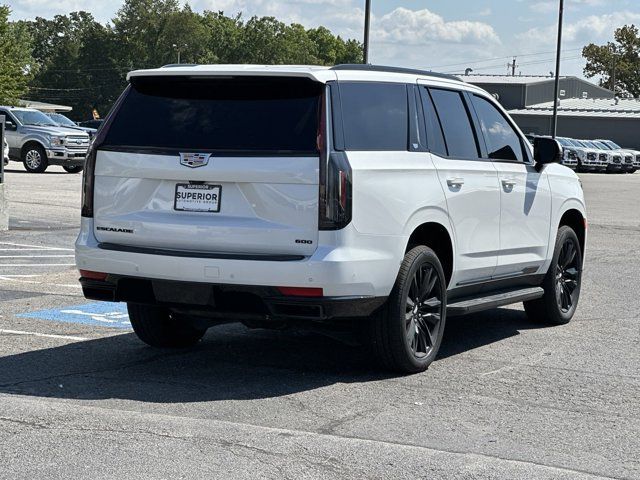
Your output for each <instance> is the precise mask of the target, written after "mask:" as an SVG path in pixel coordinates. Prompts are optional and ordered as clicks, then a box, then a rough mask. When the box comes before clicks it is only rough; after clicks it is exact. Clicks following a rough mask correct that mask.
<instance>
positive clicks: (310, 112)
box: [94, 76, 324, 256]
mask: <svg viewBox="0 0 640 480" xmlns="http://www.w3.org/2000/svg"><path fill="white" fill-rule="evenodd" d="M323 91H324V85H323V84H321V83H319V82H314V81H312V80H310V79H307V78H288V77H226V78H220V77H209V78H202V77H200V78H198V77H186V76H175V77H171V76H164V77H161V76H158V77H133V78H132V79H131V86H130V87H129V90H128V92H127V93H126V97H125V98H124V100H123V102H122V104H121V106H120V108H119V110H118V112H117V114H116V115H115V117H114V119H113V122H112V123H111V125H110V126H109V129H108V131H107V132H106V134H105V137H104V141H103V142H102V143H101V144H100V146H99V147H98V151H97V153H96V165H95V187H94V188H95V190H94V217H95V222H94V228H95V236H96V238H97V240H98V241H99V242H102V243H109V244H117V245H120V246H129V247H146V248H153V249H165V250H179V251H186V252H206V253H230V254H253V255H300V256H306V255H311V254H312V253H313V252H314V251H315V249H316V245H317V240H318V179H319V154H318V148H317V142H318V132H319V125H320V123H321V122H320V120H319V117H320V114H321V113H320V112H322V111H323V110H322V108H321V103H322V101H323V98H324V96H323Z"/></svg>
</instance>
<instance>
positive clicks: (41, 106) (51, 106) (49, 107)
mask: <svg viewBox="0 0 640 480" xmlns="http://www.w3.org/2000/svg"><path fill="white" fill-rule="evenodd" d="M18 103H19V104H20V106H21V107H25V108H34V109H36V110H40V111H42V112H70V111H71V110H73V107H69V106H67V105H57V104H55V103H45V102H36V101H35V100H18Z"/></svg>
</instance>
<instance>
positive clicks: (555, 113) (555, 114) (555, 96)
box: [551, 0, 564, 138]
mask: <svg viewBox="0 0 640 480" xmlns="http://www.w3.org/2000/svg"><path fill="white" fill-rule="evenodd" d="M563 17H564V0H560V11H559V12H558V48H557V50H556V81H555V85H554V89H553V119H552V120H551V137H552V138H556V133H557V131H558V96H559V93H560V54H561V50H562V20H563Z"/></svg>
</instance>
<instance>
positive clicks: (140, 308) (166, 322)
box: [127, 303, 206, 348]
mask: <svg viewBox="0 0 640 480" xmlns="http://www.w3.org/2000/svg"><path fill="white" fill-rule="evenodd" d="M127 310H128V311H129V320H130V321H131V326H132V327H133V331H134V332H135V333H136V335H137V336H138V338H139V339H140V340H142V341H143V342H144V343H146V344H147V345H150V346H152V347H158V348H186V347H192V346H193V345H195V344H196V343H198V342H199V341H200V339H201V338H202V337H203V336H204V334H205V332H206V330H200V329H197V328H195V327H194V326H192V325H190V324H189V323H187V322H185V321H180V320H178V319H176V318H175V317H174V316H173V315H172V314H171V313H170V312H169V310H168V309H166V308H163V307H156V306H152V305H140V304H137V303H127Z"/></svg>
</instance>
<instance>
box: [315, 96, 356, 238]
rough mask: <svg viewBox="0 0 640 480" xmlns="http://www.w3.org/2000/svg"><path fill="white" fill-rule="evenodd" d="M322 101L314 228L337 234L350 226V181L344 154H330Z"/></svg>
mask: <svg viewBox="0 0 640 480" xmlns="http://www.w3.org/2000/svg"><path fill="white" fill-rule="evenodd" d="M326 103H327V101H326V97H325V96H323V102H322V108H321V109H320V115H321V117H320V121H319V122H318V150H319V152H320V206H319V207H320V208H319V213H318V228H319V229H320V230H340V229H341V228H344V227H346V226H347V225H348V224H349V222H351V203H352V201H351V197H352V177H351V175H352V174H351V166H350V165H349V161H348V160H347V155H346V154H345V153H344V152H331V153H329V150H330V147H329V146H328V142H327V137H328V130H329V127H328V125H327V113H326V112H327V110H326Z"/></svg>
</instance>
